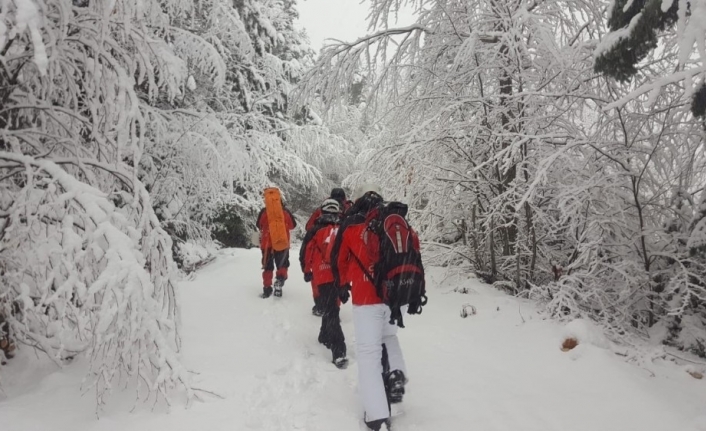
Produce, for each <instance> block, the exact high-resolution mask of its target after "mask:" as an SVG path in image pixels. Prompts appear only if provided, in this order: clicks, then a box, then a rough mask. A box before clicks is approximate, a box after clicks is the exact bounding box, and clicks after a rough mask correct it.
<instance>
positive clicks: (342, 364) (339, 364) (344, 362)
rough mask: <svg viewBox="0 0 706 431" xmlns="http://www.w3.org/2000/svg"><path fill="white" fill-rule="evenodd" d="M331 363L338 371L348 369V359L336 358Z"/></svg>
mask: <svg viewBox="0 0 706 431" xmlns="http://www.w3.org/2000/svg"><path fill="white" fill-rule="evenodd" d="M332 362H333V365H335V366H336V368H338V369H339V370H344V369H346V368H347V367H348V358H346V357H341V358H336V359H334V360H333V361H332Z"/></svg>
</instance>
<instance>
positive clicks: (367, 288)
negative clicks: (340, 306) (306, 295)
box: [331, 213, 420, 305]
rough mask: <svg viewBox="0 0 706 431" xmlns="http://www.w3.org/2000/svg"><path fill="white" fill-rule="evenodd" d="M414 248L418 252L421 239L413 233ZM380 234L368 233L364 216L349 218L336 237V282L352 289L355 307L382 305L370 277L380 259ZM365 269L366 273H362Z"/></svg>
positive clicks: (333, 258) (334, 251) (332, 254)
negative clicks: (378, 236) (347, 285)
mask: <svg viewBox="0 0 706 431" xmlns="http://www.w3.org/2000/svg"><path fill="white" fill-rule="evenodd" d="M412 241H413V244H412V246H413V247H414V248H415V249H416V250H417V251H419V249H420V245H419V237H418V236H417V233H416V232H414V231H412ZM379 245H380V242H379V240H378V238H377V235H376V234H375V233H373V232H372V231H370V230H368V224H367V223H366V215H365V214H360V213H358V214H352V215H349V216H348V217H347V218H346V219H345V221H344V222H343V224H342V225H341V228H340V229H339V231H338V235H337V236H336V242H335V243H334V247H333V250H332V252H331V261H332V264H333V268H332V270H333V275H334V283H336V284H337V285H338V286H343V285H346V284H349V285H350V286H351V301H352V303H353V305H372V304H382V302H383V301H382V299H381V298H380V297H379V296H378V294H377V289H376V288H375V285H374V284H373V283H372V280H370V279H369V278H368V277H367V275H366V271H367V273H368V274H370V275H372V276H374V267H375V263H377V262H378V260H379V258H380V249H379ZM363 267H364V268H365V271H364V270H363Z"/></svg>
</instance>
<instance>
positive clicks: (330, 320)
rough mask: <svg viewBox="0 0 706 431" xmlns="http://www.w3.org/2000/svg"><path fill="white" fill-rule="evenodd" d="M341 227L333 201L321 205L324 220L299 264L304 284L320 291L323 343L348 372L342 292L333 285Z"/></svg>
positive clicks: (303, 250) (319, 221)
mask: <svg viewBox="0 0 706 431" xmlns="http://www.w3.org/2000/svg"><path fill="white" fill-rule="evenodd" d="M340 223H341V207H340V205H339V204H338V202H336V201H335V200H333V199H327V200H326V201H324V203H323V204H322V205H321V216H320V217H319V218H318V219H316V222H315V223H314V225H313V226H312V228H311V229H309V231H308V232H307V233H306V236H305V237H304V242H303V243H302V246H301V249H300V251H299V263H300V265H301V268H302V272H303V273H304V281H311V283H312V285H313V286H316V288H317V290H318V291H319V299H320V305H321V308H322V311H323V313H322V316H321V329H320V330H319V342H320V343H321V344H323V345H324V346H326V347H327V348H329V349H330V350H331V354H332V355H333V360H332V362H333V363H334V364H335V365H336V366H337V367H338V368H345V366H346V365H347V364H348V359H346V340H345V337H344V335H343V330H342V329H341V320H340V318H339V307H340V304H339V297H340V292H339V289H338V287H337V286H336V285H334V283H333V273H332V272H331V257H330V256H331V249H332V248H333V241H334V240H335V238H336V233H337V231H338V227H339V225H340Z"/></svg>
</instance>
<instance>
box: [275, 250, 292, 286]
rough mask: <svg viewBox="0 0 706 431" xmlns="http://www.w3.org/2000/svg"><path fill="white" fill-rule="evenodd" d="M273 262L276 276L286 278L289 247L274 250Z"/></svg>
mask: <svg viewBox="0 0 706 431" xmlns="http://www.w3.org/2000/svg"><path fill="white" fill-rule="evenodd" d="M274 256H275V258H274V260H275V264H276V265H277V278H279V279H282V280H286V279H287V268H289V249H286V250H282V251H276V252H275V253H274Z"/></svg>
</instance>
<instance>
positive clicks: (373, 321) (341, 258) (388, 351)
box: [331, 184, 426, 431]
mask: <svg viewBox="0 0 706 431" xmlns="http://www.w3.org/2000/svg"><path fill="white" fill-rule="evenodd" d="M355 196H356V201H355V203H354V204H353V206H352V207H351V208H350V209H349V211H348V212H347V215H346V218H345V219H344V221H343V222H342V224H341V227H340V228H339V230H338V234H337V235H336V241H335V243H334V247H333V250H332V253H331V263H332V271H333V276H334V284H335V285H337V286H342V290H341V300H342V301H343V302H346V301H347V299H348V296H349V295H350V296H351V298H352V303H353V325H354V328H355V344H356V352H357V358H356V359H357V363H358V388H359V391H360V395H361V398H362V402H363V407H364V411H365V417H364V420H365V423H366V425H367V426H368V428H369V429H371V430H375V431H379V430H381V429H383V430H385V429H389V427H390V419H389V418H390V404H394V403H399V402H401V401H402V398H403V396H404V393H405V389H404V387H405V384H406V383H407V377H406V375H407V369H406V367H405V362H404V357H403V355H402V349H401V348H400V343H399V340H398V338H397V327H398V326H401V327H403V324H402V315H401V311H400V306H399V303H406V302H404V301H400V300H399V296H400V295H397V294H395V293H394V292H392V291H391V290H385V291H383V287H384V286H391V284H384V283H393V284H394V283H396V284H394V286H395V287H394V288H395V289H403V288H405V285H406V284H407V283H408V282H409V284H410V285H413V286H415V288H418V291H416V292H415V294H413V295H412V294H409V295H407V296H406V297H407V298H411V299H410V300H409V302H408V304H409V308H408V313H410V314H417V313H421V306H422V305H424V304H426V296H425V291H424V271H423V268H422V266H421V257H420V254H419V239H418V237H417V234H416V233H415V232H414V231H413V230H412V229H411V228H410V227H409V225H408V224H407V223H406V220H405V219H404V216H405V215H406V212H407V207H406V205H404V204H400V203H389V208H393V209H394V208H399V209H400V214H397V213H389V214H388V215H387V216H385V218H384V219H382V221H381V220H380V217H381V216H382V215H384V214H387V213H385V211H387V209H386V208H388V207H385V206H384V205H383V198H382V195H381V192H380V188H379V187H378V186H376V185H374V184H363V185H361V186H360V187H359V188H358V190H357V192H356V194H355ZM393 204H395V205H393ZM374 222H375V223H374ZM373 224H375V226H374V225H373ZM388 227H393V228H394V229H397V230H396V231H394V232H387V231H385V230H381V229H387V228H388ZM388 238H390V241H388ZM392 238H395V239H394V241H395V242H394V243H392ZM385 241H388V242H389V244H388V243H386V242H385ZM390 247H396V248H399V250H398V249H394V250H393V249H391V248H390ZM410 271H411V275H409V273H410ZM395 274H405V277H408V278H405V279H404V283H400V279H399V278H398V279H397V280H396V281H390V280H392V279H393V278H394V277H395ZM385 277H390V278H389V279H388V278H385ZM383 281H384V283H383ZM385 289H387V288H385ZM349 290H350V293H349ZM392 295H394V296H395V298H397V299H394V298H393V297H392ZM382 298H386V300H385V301H383V299H382ZM392 301H397V302H395V304H397V305H394V306H393V302H392ZM394 323H397V326H396V325H395V324H394Z"/></svg>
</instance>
